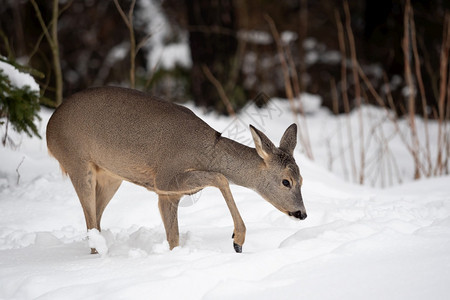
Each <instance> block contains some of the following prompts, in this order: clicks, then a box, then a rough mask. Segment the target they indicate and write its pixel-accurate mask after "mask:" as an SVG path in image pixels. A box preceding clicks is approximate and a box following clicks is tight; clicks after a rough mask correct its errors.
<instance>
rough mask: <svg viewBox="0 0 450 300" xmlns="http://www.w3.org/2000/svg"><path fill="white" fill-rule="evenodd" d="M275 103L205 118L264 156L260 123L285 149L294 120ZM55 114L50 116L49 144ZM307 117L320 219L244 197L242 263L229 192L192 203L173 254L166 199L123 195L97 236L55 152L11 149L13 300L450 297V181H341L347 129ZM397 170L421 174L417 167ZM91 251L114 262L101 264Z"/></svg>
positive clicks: (4, 152)
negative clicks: (337, 134) (326, 143)
mask: <svg viewBox="0 0 450 300" xmlns="http://www.w3.org/2000/svg"><path fill="white" fill-rule="evenodd" d="M313 101H316V100H313ZM271 105H272V106H270V105H269V107H268V108H266V110H262V111H258V110H256V108H255V107H252V106H249V107H248V108H247V109H246V110H245V111H244V112H242V113H241V114H240V115H239V117H238V118H237V119H230V118H227V117H221V116H217V115H215V114H213V113H210V114H203V113H202V112H201V111H200V110H199V109H195V108H194V110H195V112H196V113H197V114H198V115H199V116H201V118H202V119H204V120H205V121H206V122H208V123H209V124H210V125H211V126H212V127H214V128H215V129H217V130H220V131H223V133H224V135H226V136H229V137H232V138H233V137H234V138H235V139H236V140H239V141H241V142H243V143H248V144H249V145H251V140H249V139H248V137H249V136H250V133H249V131H248V123H252V124H254V125H255V126H257V127H259V128H260V129H261V130H263V131H264V132H265V133H266V134H267V135H268V136H269V137H270V138H271V139H273V140H274V141H275V142H276V144H278V142H279V139H280V138H281V135H282V133H283V132H284V129H285V128H287V126H288V125H289V124H291V123H292V122H293V118H292V114H291V113H290V112H288V111H287V109H288V108H289V104H288V102H287V101H281V100H277V101H275V102H274V103H272V104H271ZM188 106H189V107H190V108H191V109H192V108H193V106H192V105H188ZM355 113H357V112H355ZM364 113H365V114H369V113H371V114H372V115H375V116H377V113H380V112H379V111H378V110H376V109H373V108H365V110H364ZM50 115H51V111H49V110H47V109H42V110H41V117H42V121H41V124H40V126H39V128H40V133H41V135H42V136H43V137H45V134H44V132H45V127H46V123H47V121H48V119H49V117H50ZM352 117H353V115H352ZM307 118H308V125H309V128H310V133H311V136H312V137H313V138H312V143H313V146H314V147H316V148H315V149H316V150H317V151H316V152H315V154H316V157H315V161H314V162H313V161H310V160H308V159H306V157H305V156H304V155H303V154H301V152H300V149H301V147H300V146H298V148H297V150H296V152H295V157H296V160H297V162H298V164H299V167H300V171H301V173H302V176H303V178H304V183H303V190H302V192H303V198H304V202H305V205H306V209H307V212H308V218H307V219H306V220H304V221H293V220H292V219H291V218H289V217H287V216H286V215H284V214H282V213H281V212H279V211H277V210H276V209H275V208H274V207H272V206H271V205H270V204H269V203H267V202H265V201H264V200H262V199H261V197H260V196H259V195H257V194H256V193H255V192H253V191H251V190H248V189H246V188H243V187H239V186H232V187H231V189H232V193H233V195H234V198H235V200H236V203H237V206H238V208H239V210H240V213H241V215H242V218H243V219H244V221H245V223H246V226H247V236H246V242H245V244H244V246H243V253H242V254H237V253H235V252H234V249H233V244H232V239H231V234H232V232H233V223H232V219H231V216H230V214H229V212H228V209H227V207H226V204H225V201H224V200H223V198H222V196H221V194H220V192H219V191H218V190H217V189H214V188H207V189H205V190H203V191H202V192H200V193H198V194H196V195H193V196H189V197H186V198H185V199H184V200H183V201H184V202H183V203H184V204H183V205H181V206H180V209H179V223H180V244H181V245H180V247H177V248H175V249H174V250H172V251H170V250H169V245H168V243H167V241H166V240H165V232H164V229H163V225H162V221H161V218H160V216H159V211H158V205H157V196H156V195H155V194H154V193H151V192H149V191H147V190H145V189H143V188H141V187H138V186H136V185H133V184H131V183H123V185H122V186H121V188H120V189H119V191H118V192H117V194H116V195H115V197H114V198H113V200H112V201H111V203H110V204H109V206H108V207H107V208H106V211H105V214H104V216H103V220H102V228H103V230H102V232H101V233H99V232H97V231H90V232H89V233H87V232H86V229H85V224H84V217H83V213H82V209H81V205H80V204H79V202H78V199H77V196H76V194H75V191H74V190H73V187H72V186H71V183H70V180H69V179H68V178H65V177H63V176H62V174H61V171H60V170H59V166H58V163H57V162H56V161H55V160H54V159H53V158H51V157H49V156H48V154H47V149H46V144H45V140H38V139H37V138H28V137H27V136H22V137H21V140H22V143H21V147H20V148H19V149H18V150H16V151H14V150H12V149H9V148H0V299H36V298H39V299H81V298H83V299H149V298H151V299H299V298H304V299H447V297H448V294H449V293H450V286H449V284H448V282H449V278H450V185H449V182H450V181H449V179H450V178H449V177H440V178H432V179H426V180H420V181H409V182H406V183H404V184H402V185H396V186H393V187H390V188H385V189H382V188H372V187H368V186H359V185H354V184H352V183H349V182H347V181H345V180H344V179H343V178H344V176H342V175H340V174H341V172H342V171H339V170H337V168H336V167H335V168H334V171H335V173H334V174H333V173H330V172H329V171H328V170H327V169H326V168H325V166H326V161H327V153H326V151H324V148H323V145H322V144H323V137H324V136H327V135H328V134H331V133H330V132H332V130H336V124H339V123H340V122H341V121H342V120H341V119H340V118H339V117H333V116H332V115H331V114H329V113H327V112H325V111H322V110H320V109H319V110H315V111H313V112H312V113H311V115H308V116H307ZM352 124H353V125H354V128H353V131H354V132H355V133H357V126H358V124H357V123H355V122H353V119H352ZM386 126H387V125H386ZM418 126H420V122H419V125H418ZM330 128H331V129H332V130H330ZM326 129H328V131H327V132H325V131H326ZM386 130H387V129H386ZM11 134H13V133H11ZM15 139H16V140H17V139H19V138H18V137H15ZM394 148H395V149H394V150H395V151H404V150H402V149H401V147H394ZM404 156H405V157H407V155H404ZM22 160H23V163H22V164H21V165H20V167H18V166H19V164H20V163H21V161H22ZM323 162H325V163H323ZM398 163H399V165H400V167H401V168H403V169H405V170H409V169H410V167H409V164H410V160H409V159H406V158H405V159H403V160H399V162H398ZM336 165H338V164H337V163H336ZM19 174H20V178H19V182H18V183H17V181H18V175H19ZM92 246H95V247H97V250H99V252H100V253H101V254H100V255H91V254H90V249H89V248H90V247H92Z"/></svg>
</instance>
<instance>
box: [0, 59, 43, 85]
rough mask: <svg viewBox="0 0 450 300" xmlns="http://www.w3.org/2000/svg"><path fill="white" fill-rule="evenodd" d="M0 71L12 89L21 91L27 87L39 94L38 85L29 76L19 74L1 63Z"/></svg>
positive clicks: (9, 66) (8, 65) (14, 69)
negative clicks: (7, 79)
mask: <svg viewBox="0 0 450 300" xmlns="http://www.w3.org/2000/svg"><path fill="white" fill-rule="evenodd" d="M0 71H2V73H4V74H5V75H6V76H7V77H8V78H9V80H10V82H11V84H12V85H13V86H14V87H16V88H18V89H23V88H25V87H26V86H28V87H29V88H30V90H31V91H33V92H36V93H39V85H38V84H37V83H36V81H35V80H34V78H33V76H31V75H30V74H27V73H23V72H20V71H19V70H17V69H16V68H15V67H14V66H13V65H10V64H8V63H5V62H3V61H0Z"/></svg>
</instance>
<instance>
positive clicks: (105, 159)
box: [47, 87, 306, 252]
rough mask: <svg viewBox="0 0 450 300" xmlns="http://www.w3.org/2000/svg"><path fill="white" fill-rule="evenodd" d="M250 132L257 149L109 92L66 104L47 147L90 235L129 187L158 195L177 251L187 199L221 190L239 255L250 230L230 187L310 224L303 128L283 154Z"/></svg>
mask: <svg viewBox="0 0 450 300" xmlns="http://www.w3.org/2000/svg"><path fill="white" fill-rule="evenodd" d="M250 130H251V132H252V135H253V139H254V141H255V145H256V149H254V148H250V147H247V146H244V145H241V144H239V143H237V142H235V141H233V140H230V139H227V138H225V137H222V136H221V134H220V133H218V132H216V131H215V130H213V129H212V128H211V127H210V126H209V125H208V124H206V123H205V122H203V121H202V120H201V119H200V118H198V117H197V116H196V115H195V114H194V113H193V112H192V111H190V110H189V109H187V108H185V107H182V106H179V105H176V104H173V103H169V102H165V101H161V100H159V99H156V98H154V97H151V96H148V95H146V94H143V93H140V92H137V91H134V90H129V89H124V88H113V87H104V88H94V89H88V90H85V91H83V92H80V93H77V94H75V95H73V96H71V97H69V98H68V99H66V100H65V101H64V103H63V104H62V105H61V106H60V107H59V108H58V109H57V110H56V111H55V113H54V114H53V116H52V117H51V119H50V121H49V123H48V126H47V145H48V149H49V153H50V155H52V156H54V157H55V158H56V159H57V160H58V161H59V163H60V165H61V169H62V170H63V172H64V173H66V174H67V175H68V176H69V177H70V179H71V181H72V183H73V186H74V188H75V190H76V192H77V195H78V197H79V199H80V202H81V205H82V207H83V211H84V215H85V219H86V225H87V228H88V229H93V228H96V229H98V230H100V220H101V217H102V214H103V211H104V209H105V207H106V206H107V204H108V203H109V201H110V200H111V198H112V197H113V195H114V194H115V192H116V191H117V189H118V188H119V186H120V184H121V182H122V181H123V180H127V181H130V182H133V183H135V184H138V185H141V186H144V187H146V188H147V189H149V190H151V191H154V192H156V193H157V194H158V195H159V209H160V212H161V216H162V219H163V222H164V226H165V229H166V234H167V240H168V242H169V245H170V248H171V249H172V248H174V247H176V246H178V244H179V233H178V221H177V207H178V202H179V200H180V198H181V197H182V196H183V195H186V194H192V193H195V192H198V191H199V190H201V189H203V188H204V187H206V186H214V187H217V188H219V189H220V191H221V192H222V195H223V197H224V198H225V201H226V203H227V205H228V208H229V210H230V213H231V215H232V217H233V222H234V243H235V249H236V251H238V252H240V250H241V246H242V244H243V243H244V240H245V230H246V229H245V225H244V222H243V221H242V218H241V216H240V214H239V211H238V209H237V207H236V204H235V202H234V199H233V196H232V194H231V191H230V188H229V182H233V183H235V184H238V185H241V186H245V187H249V188H251V189H254V190H255V191H256V192H258V193H259V194H260V195H261V196H262V197H263V198H264V199H266V200H267V201H269V202H270V203H272V204H273V205H274V206H275V207H277V208H278V209H279V210H281V211H283V212H285V213H287V214H289V215H293V216H296V217H298V218H301V219H304V218H306V212H305V208H304V205H303V201H302V197H301V192H300V186H301V176H300V173H299V171H298V166H297V164H296V163H295V160H294V158H293V155H292V154H293V151H294V148H295V145H296V132H297V127H296V125H295V124H293V125H291V126H290V127H289V128H288V129H287V130H286V132H285V133H284V135H283V138H282V140H281V143H280V148H277V147H275V146H274V145H273V143H272V142H271V141H270V140H269V139H268V138H267V137H266V136H265V135H264V134H263V133H262V132H260V131H258V130H257V129H256V128H253V127H252V126H251V127H250ZM283 180H288V181H289V183H290V186H289V187H286V186H284V185H283ZM92 251H93V252H95V249H92Z"/></svg>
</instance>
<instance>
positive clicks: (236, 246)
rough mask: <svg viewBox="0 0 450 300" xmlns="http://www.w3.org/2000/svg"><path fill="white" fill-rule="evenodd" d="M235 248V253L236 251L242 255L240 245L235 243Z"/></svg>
mask: <svg viewBox="0 0 450 300" xmlns="http://www.w3.org/2000/svg"><path fill="white" fill-rule="evenodd" d="M233 247H234V251H236V253H242V246H241V245H238V244H236V243H234V242H233Z"/></svg>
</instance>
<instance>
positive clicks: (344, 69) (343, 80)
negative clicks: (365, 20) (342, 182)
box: [334, 10, 357, 181]
mask: <svg viewBox="0 0 450 300" xmlns="http://www.w3.org/2000/svg"><path fill="white" fill-rule="evenodd" d="M334 13H335V18H336V25H337V30H338V41H339V49H340V51H341V55H342V59H341V96H342V100H343V104H344V112H345V114H346V115H347V118H346V120H347V136H348V140H349V151H350V166H351V170H352V178H353V181H355V180H356V178H357V171H356V161H355V158H356V156H355V149H354V145H353V133H352V126H351V123H350V103H349V100H348V92H347V64H346V58H347V51H346V47H345V35H344V26H343V24H342V21H341V18H340V16H339V12H338V11H337V10H335V12H334Z"/></svg>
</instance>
